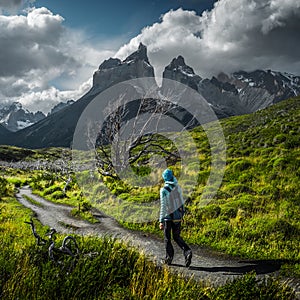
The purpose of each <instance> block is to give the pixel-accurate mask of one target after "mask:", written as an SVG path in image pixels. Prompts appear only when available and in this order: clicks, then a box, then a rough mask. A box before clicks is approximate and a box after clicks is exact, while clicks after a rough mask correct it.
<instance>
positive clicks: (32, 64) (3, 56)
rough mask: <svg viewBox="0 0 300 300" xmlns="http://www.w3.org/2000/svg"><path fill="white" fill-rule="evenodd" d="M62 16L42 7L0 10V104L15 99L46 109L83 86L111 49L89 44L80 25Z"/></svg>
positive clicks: (79, 92) (75, 95)
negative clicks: (71, 25)
mask: <svg viewBox="0 0 300 300" xmlns="http://www.w3.org/2000/svg"><path fill="white" fill-rule="evenodd" d="M17 2H18V1H16V4H17ZM1 4H2V5H3V4H4V2H3V1H2V3H1V2H0V5H1ZM63 22H64V19H63V17H62V16H60V15H58V14H53V13H52V12H51V11H50V10H48V9H47V8H45V7H42V8H31V9H29V10H28V11H27V12H25V14H20V15H16V14H14V15H0V28H1V30H0V44H1V48H0V65H1V68H0V104H1V102H2V104H4V103H10V102H12V101H19V102H21V103H22V104H24V107H26V108H28V109H31V110H32V111H36V110H37V109H39V110H42V111H43V112H48V111H49V109H51V107H52V106H54V105H55V104H57V103H58V102H60V101H67V100H69V99H75V100H77V99H78V98H79V97H80V96H81V95H82V94H83V93H85V92H87V91H88V89H89V88H90V87H91V80H90V79H91V77H92V75H93V72H94V71H95V70H96V69H97V67H98V65H99V64H100V63H101V61H102V60H104V59H106V58H108V57H109V56H112V55H113V54H114V53H115V50H111V49H109V47H107V45H105V48H104V47H101V45H100V44H97V43H95V44H94V45H91V44H90V42H89V41H87V39H88V36H87V34H86V33H85V32H84V31H79V30H76V31H75V30H72V29H70V28H66V27H65V26H64V25H63Z"/></svg>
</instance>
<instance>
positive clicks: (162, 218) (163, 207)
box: [159, 188, 167, 229]
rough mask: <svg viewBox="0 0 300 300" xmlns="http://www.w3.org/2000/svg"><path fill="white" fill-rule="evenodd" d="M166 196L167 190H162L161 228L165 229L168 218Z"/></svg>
mask: <svg viewBox="0 0 300 300" xmlns="http://www.w3.org/2000/svg"><path fill="white" fill-rule="evenodd" d="M166 211H167V209H166V195H165V190H164V189H163V188H162V189H161V190H160V214H159V228H160V229H163V228H164V218H165V217H166Z"/></svg>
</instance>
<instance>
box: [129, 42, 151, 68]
mask: <svg viewBox="0 0 300 300" xmlns="http://www.w3.org/2000/svg"><path fill="white" fill-rule="evenodd" d="M137 60H143V61H145V62H146V63H148V64H149V60H148V56H147V47H146V46H145V45H144V44H142V43H140V44H139V47H138V49H137V51H135V52H133V53H132V54H130V55H129V56H128V57H127V58H126V59H125V60H124V62H125V63H128V62H131V61H137Z"/></svg>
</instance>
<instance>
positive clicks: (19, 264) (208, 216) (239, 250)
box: [0, 97, 300, 299]
mask: <svg viewBox="0 0 300 300" xmlns="http://www.w3.org/2000/svg"><path fill="white" fill-rule="evenodd" d="M299 122H300V98H299V97H298V98H294V99H289V100H286V101H282V102H280V103H278V104H276V105H273V106H271V107H269V108H267V109H265V110H261V111H258V112H256V113H254V114H249V115H244V116H238V117H231V118H228V119H224V120H222V121H221V126H222V128H223V131H224V136H225V139H226V144H227V145H226V146H227V149H226V168H225V173H224V176H223V180H222V184H221V186H220V187H219V188H218V191H217V193H216V194H215V195H214V197H213V198H212V199H211V197H210V196H211V195H210V189H211V190H214V189H215V187H214V186H213V184H212V185H211V186H210V184H208V182H207V181H208V178H209V174H210V171H211V162H212V157H211V149H210V145H209V142H208V139H207V136H206V133H205V132H204V131H203V130H202V128H195V129H193V130H192V131H191V135H192V137H193V139H194V141H195V143H196V144H197V158H198V159H199V160H200V161H201V168H200V170H199V171H198V170H197V171H195V170H196V168H195V165H194V164H193V162H192V159H193V158H194V153H191V163H190V164H189V165H188V166H187V168H186V169H185V170H182V169H181V165H180V163H181V162H180V160H174V159H172V158H170V157H168V155H167V154H166V153H162V156H163V157H164V158H165V159H166V161H167V162H168V164H169V166H170V167H171V168H172V169H173V170H174V172H175V175H176V176H178V177H180V175H181V172H186V173H187V174H194V175H195V176H196V178H197V185H196V186H193V183H190V182H189V181H186V182H184V184H185V185H186V186H189V185H191V192H190V194H189V195H188V198H187V202H186V208H187V213H186V215H185V219H184V225H183V227H184V230H183V232H182V235H183V237H184V238H185V239H186V241H187V242H188V243H191V244H195V245H205V246H208V247H211V248H212V249H215V250H220V251H222V252H225V253H228V254H231V255H238V256H240V257H245V258H252V259H261V260H265V259H268V260H276V261H281V262H282V263H283V266H282V268H281V274H282V275H288V276H294V277H300V251H299V249H300V242H299V241H300V184H299V176H300V158H299V157H300V147H299V145H300V138H299V137H300V126H299V125H300V124H299ZM160 146H162V147H163V148H164V149H167V150H168V151H170V152H172V151H174V145H173V144H172V143H171V142H170V141H169V140H166V139H163V138H162V139H161V141H160ZM191 149H192V147H190V145H186V151H187V156H188V153H189V151H192V150H191ZM175 150H176V149H175ZM136 151H138V149H136ZM62 158H63V159H62ZM150 158H151V155H150V154H147V155H144V156H142V157H141V158H140V159H139V160H138V161H136V162H135V164H134V165H133V166H132V168H133V169H134V171H135V172H136V174H139V175H143V174H149V173H150V171H151V168H150V166H149V165H147V164H148V163H149V161H150ZM0 160H6V161H9V162H11V161H15V162H18V163H20V162H22V164H19V166H20V169H13V168H11V166H9V165H7V166H3V167H2V168H1V170H0V172H1V173H0V175H1V177H0V197H1V201H0V211H1V215H0V226H1V228H0V230H1V235H2V236H3V239H2V241H1V249H0V256H1V257H0V259H1V268H2V269H1V279H0V280H1V291H0V295H2V296H3V297H4V296H6V297H4V298H3V299H17V298H19V299H23V298H24V299H26V297H25V294H26V293H27V294H26V295H28V297H27V299H43V297H45V295H49V298H48V299H57V298H60V297H66V298H68V299H109V298H111V299H162V295H167V296H164V297H166V298H165V299H182V298H183V297H185V298H186V299H293V298H292V296H290V293H289V291H288V290H287V289H286V288H285V287H283V286H281V285H279V283H278V282H277V281H276V280H273V279H270V280H269V281H264V282H257V281H256V279H255V276H254V274H248V275H246V276H245V277H244V278H243V279H241V280H237V281H234V282H233V283H230V284H227V285H226V286H225V287H222V288H219V289H212V288H208V287H205V286H204V285H201V284H200V283H196V282H194V281H193V280H189V281H186V279H184V278H181V277H180V276H174V275H171V274H170V273H169V271H168V269H159V268H157V267H156V266H155V265H153V264H152V263H151V262H149V261H147V259H146V258H145V257H144V256H143V255H140V254H138V253H136V252H135V251H134V250H133V249H128V248H127V246H126V245H123V244H120V243H118V242H117V241H114V240H109V239H105V240H101V239H94V238H80V239H79V243H80V247H81V248H82V249H83V251H84V252H90V251H97V252H98V253H101V255H99V256H97V257H96V258H93V259H87V258H80V259H79V261H78V262H77V264H76V267H75V268H74V270H73V271H72V272H71V273H70V274H68V275H66V274H65V273H64V272H65V270H64V269H61V268H58V267H56V266H53V265H51V263H50V262H49V261H48V260H47V259H46V258H44V259H43V260H39V259H38V258H37V256H41V250H39V249H38V248H37V246H35V245H34V239H33V238H32V237H31V235H30V229H29V228H28V226H24V223H23V222H24V221H25V219H27V220H28V219H29V218H30V212H29V211H27V210H26V209H23V208H21V207H20V205H19V204H18V203H17V202H16V200H14V198H13V189H14V188H15V187H18V186H20V185H25V184H26V185H27V184H29V185H30V186H31V188H32V189H33V191H34V192H35V193H36V194H39V195H41V196H43V197H44V198H46V199H48V200H50V201H54V202H57V203H65V204H68V205H71V206H73V207H74V209H73V211H72V213H73V215H74V216H75V217H78V218H85V219H88V220H90V221H91V222H93V221H95V220H94V219H93V216H92V213H91V211H92V209H93V206H97V208H99V209H103V210H104V211H105V209H107V207H109V208H110V209H111V208H112V207H114V206H115V207H116V208H117V207H118V210H117V209H116V215H115V217H116V218H117V219H118V217H120V216H121V215H122V213H123V212H124V209H126V206H130V207H134V205H135V204H138V203H145V202H146V203H147V202H152V201H155V200H157V199H158V198H159V189H160V187H161V185H155V186H152V187H144V188H140V187H136V186H133V185H130V184H128V183H124V182H122V181H120V180H117V179H114V178H110V177H101V176H98V177H96V180H91V181H90V183H89V178H90V176H91V174H90V173H89V172H82V174H81V176H82V177H83V178H85V179H86V185H85V188H86V190H85V191H83V190H82V187H81V186H80V185H79V184H78V182H77V181H76V177H75V175H74V174H73V173H72V170H71V167H70V151H69V150H67V149H55V148H53V149H43V150H26V149H20V148H16V147H5V146H4V147H1V148H0ZM44 161H47V162H48V164H49V163H51V162H53V165H51V167H50V168H46V167H45V168H44V169H43V165H44V164H43V162H44ZM36 162H38V167H37V166H36ZM57 162H59V163H57ZM21 169H23V170H21ZM162 171H163V169H161V168H159V167H157V168H156V169H155V170H153V172H154V173H155V174H156V175H157V176H159V174H161V172H162ZM100 179H101V180H100ZM141 180H142V179H141ZM66 182H69V183H68V184H66ZM161 183H162V182H161ZM107 189H108V190H109V192H110V195H111V197H110V199H107V198H106V197H107ZM95 195H97V202H95V201H93V200H94V197H95ZM114 195H115V196H117V197H118V198H119V199H122V200H124V204H122V205H124V207H120V203H119V202H118V201H116V199H115V198H114V197H113V196H114ZM203 202H204V203H208V204H206V205H203ZM118 214H119V215H118ZM120 223H121V224H122V225H123V226H125V227H129V228H131V229H136V230H143V231H147V232H153V233H156V234H157V235H160V236H161V234H162V233H161V232H160V231H159V229H158V222H157V221H153V222H148V223H129V222H126V220H125V221H120ZM38 229H39V230H41V232H43V230H45V229H44V228H42V227H41V226H39V228H38ZM60 238H62V237H60ZM108 249H109V250H108ZM111 249H114V251H113V252H114V253H117V254H114V256H113V257H111ZM103 262H107V263H104V264H103ZM102 268H103V269H102ZM100 270H101V271H100ZM108 270H112V271H109V272H108ZM83 274H85V275H84V276H83ZM19 283H20V284H19ZM32 291H34V292H32ZM22 293H23V294H22ZM32 293H33V294H32ZM55 293H59V294H55ZM248 293H250V294H248ZM251 293H252V294H251ZM29 295H30V296H29ZM43 295H44V296H43ZM55 297H56V298H55ZM147 297H148V298H147ZM230 297H231V298H230Z"/></svg>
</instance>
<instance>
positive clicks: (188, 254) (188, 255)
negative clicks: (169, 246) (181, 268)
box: [172, 222, 193, 267]
mask: <svg viewBox="0 0 300 300" xmlns="http://www.w3.org/2000/svg"><path fill="white" fill-rule="evenodd" d="M172 232H173V239H174V241H175V242H176V243H177V244H178V246H179V247H180V248H181V249H182V250H183V253H184V259H185V265H186V266H187V267H189V266H190V264H191V262H192V256H193V253H192V250H191V248H190V247H189V246H188V245H187V244H186V242H185V241H184V240H183V239H182V237H181V236H180V232H181V222H177V223H175V222H174V223H173V225H172Z"/></svg>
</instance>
